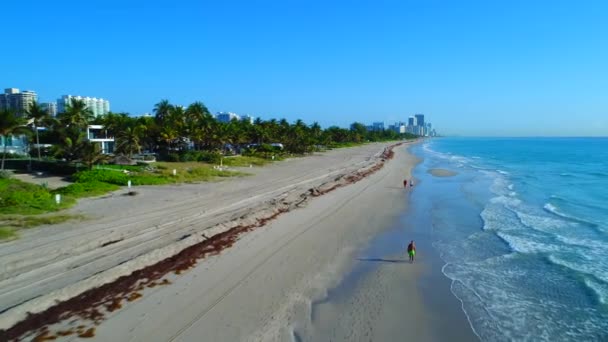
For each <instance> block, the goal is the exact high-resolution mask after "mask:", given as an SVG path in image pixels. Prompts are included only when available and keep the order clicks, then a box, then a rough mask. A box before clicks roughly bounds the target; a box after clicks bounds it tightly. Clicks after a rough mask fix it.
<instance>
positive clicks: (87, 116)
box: [59, 99, 94, 130]
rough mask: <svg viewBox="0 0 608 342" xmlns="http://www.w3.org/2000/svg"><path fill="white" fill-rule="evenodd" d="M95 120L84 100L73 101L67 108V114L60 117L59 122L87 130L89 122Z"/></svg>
mask: <svg viewBox="0 0 608 342" xmlns="http://www.w3.org/2000/svg"><path fill="white" fill-rule="evenodd" d="M93 118H94V115H93V111H92V110H91V109H90V108H87V104H86V103H85V102H84V101H83V100H78V99H71V101H70V103H69V104H68V105H67V106H66V107H65V112H64V113H61V114H60V115H59V120H60V121H61V123H62V124H63V125H65V126H73V127H77V128H79V129H82V130H84V129H86V128H87V125H88V124H89V121H92V120H93Z"/></svg>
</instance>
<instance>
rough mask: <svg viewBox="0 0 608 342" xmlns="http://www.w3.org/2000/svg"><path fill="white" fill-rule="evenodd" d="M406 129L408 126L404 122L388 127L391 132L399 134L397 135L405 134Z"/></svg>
mask: <svg viewBox="0 0 608 342" xmlns="http://www.w3.org/2000/svg"><path fill="white" fill-rule="evenodd" d="M406 128H407V127H406V125H405V123H404V122H397V123H395V124H394V125H389V126H388V129H389V130H391V131H395V132H397V133H399V134H401V133H405V132H406V131H407V130H406Z"/></svg>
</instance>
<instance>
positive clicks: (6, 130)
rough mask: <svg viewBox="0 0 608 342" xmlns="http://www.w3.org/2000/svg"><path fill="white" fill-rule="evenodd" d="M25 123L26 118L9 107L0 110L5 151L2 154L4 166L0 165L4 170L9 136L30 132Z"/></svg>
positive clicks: (0, 129)
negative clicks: (19, 115) (17, 114)
mask: <svg viewBox="0 0 608 342" xmlns="http://www.w3.org/2000/svg"><path fill="white" fill-rule="evenodd" d="M25 123H26V122H25V120H24V119H22V118H20V117H17V116H16V115H15V113H13V112H12V111H10V110H8V109H5V110H2V111H0V136H2V137H3V138H4V153H3V154H2V166H0V170H4V160H5V159H6V154H7V145H8V136H9V135H15V134H26V133H29V130H28V129H27V128H26V127H25Z"/></svg>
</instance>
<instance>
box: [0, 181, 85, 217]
mask: <svg viewBox="0 0 608 342" xmlns="http://www.w3.org/2000/svg"><path fill="white" fill-rule="evenodd" d="M74 203H75V198H73V197H70V196H65V198H63V199H62V201H61V203H60V204H57V203H56V202H55V197H54V195H53V193H52V192H51V191H50V190H49V189H48V188H46V187H43V186H41V185H37V184H30V183H26V182H22V181H20V180H17V179H0V214H21V215H36V214H43V213H47V212H52V211H57V210H61V209H65V208H68V207H70V206H71V205H73V204H74Z"/></svg>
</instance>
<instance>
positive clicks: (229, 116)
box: [215, 112, 241, 123]
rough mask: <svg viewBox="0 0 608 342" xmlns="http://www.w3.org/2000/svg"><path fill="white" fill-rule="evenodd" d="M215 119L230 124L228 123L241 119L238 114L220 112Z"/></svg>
mask: <svg viewBox="0 0 608 342" xmlns="http://www.w3.org/2000/svg"><path fill="white" fill-rule="evenodd" d="M215 119H216V120H217V121H219V122H225V123H228V122H230V121H232V120H233V119H236V120H240V119H241V117H240V116H239V115H238V114H235V113H231V112H218V113H217V114H216V115H215Z"/></svg>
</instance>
